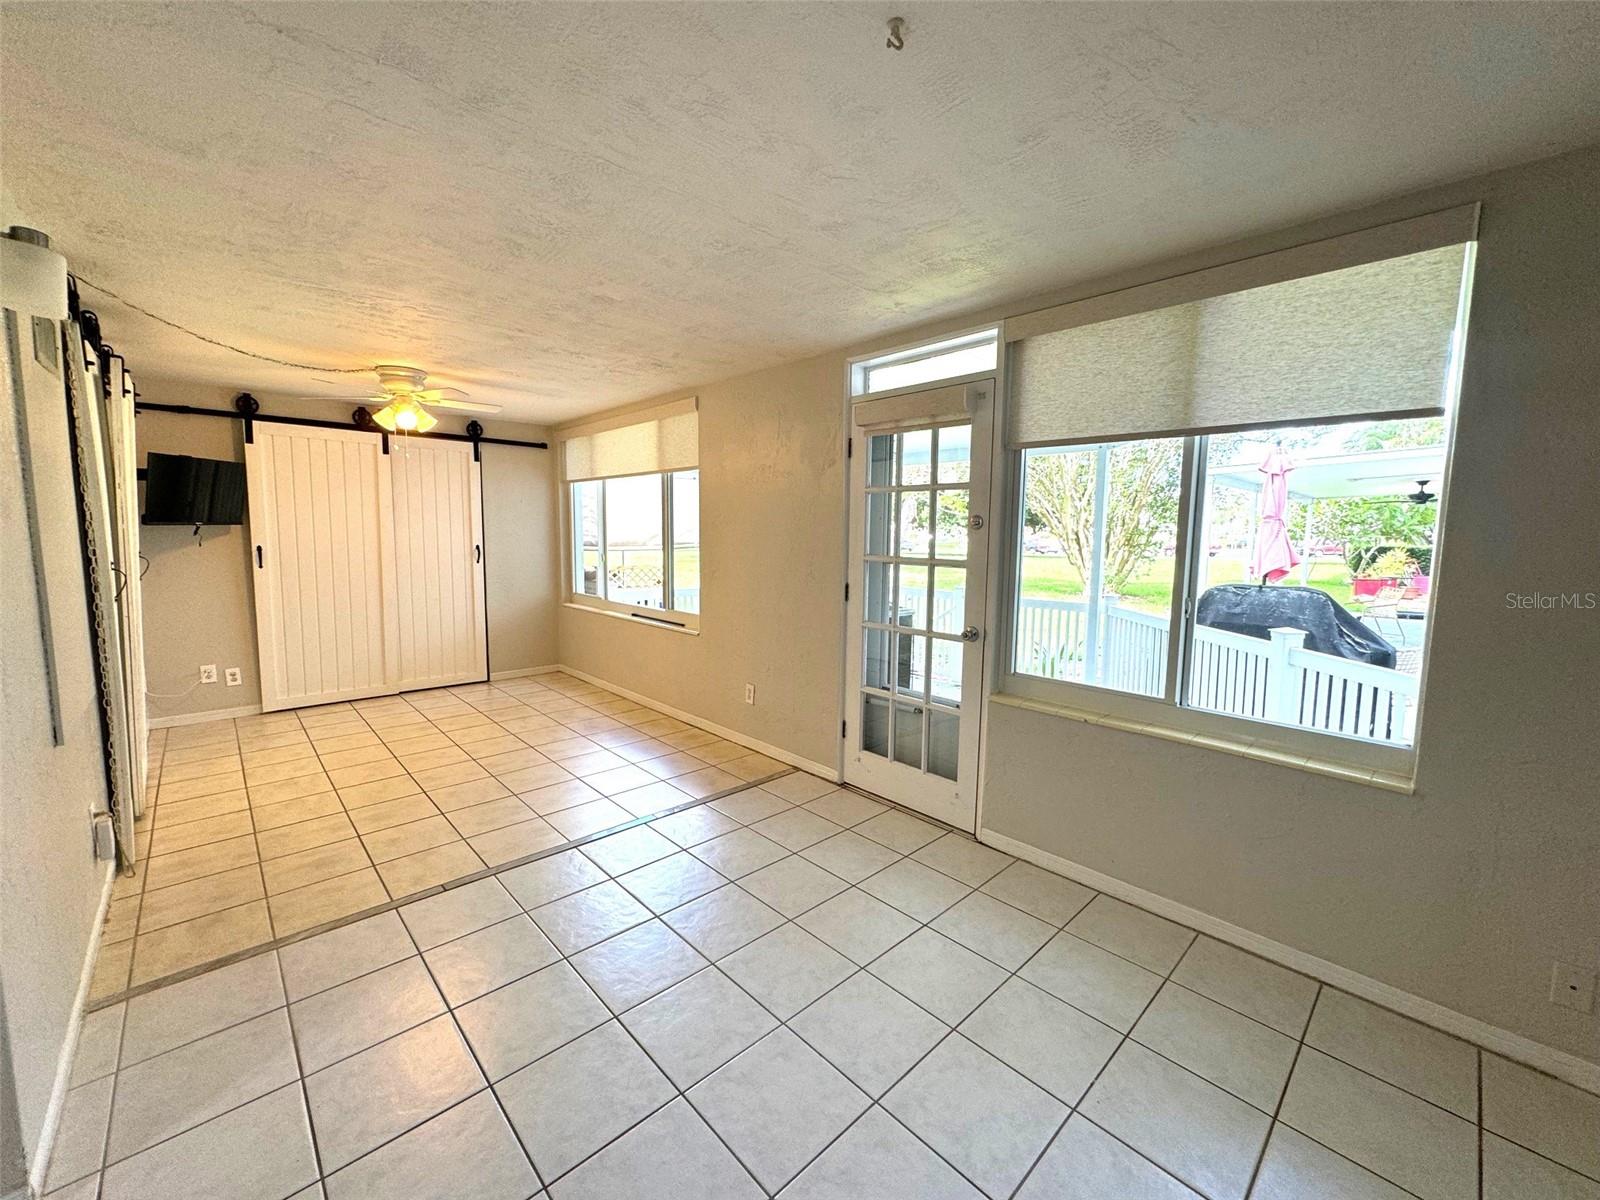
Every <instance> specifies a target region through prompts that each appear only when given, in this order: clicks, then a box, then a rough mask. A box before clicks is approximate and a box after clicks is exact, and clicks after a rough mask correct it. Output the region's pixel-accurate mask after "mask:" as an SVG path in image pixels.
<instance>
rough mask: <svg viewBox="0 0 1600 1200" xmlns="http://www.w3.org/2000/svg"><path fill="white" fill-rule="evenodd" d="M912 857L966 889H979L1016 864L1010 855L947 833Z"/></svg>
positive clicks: (967, 838) (959, 835)
mask: <svg viewBox="0 0 1600 1200" xmlns="http://www.w3.org/2000/svg"><path fill="white" fill-rule="evenodd" d="M911 857H912V858H914V859H916V860H917V861H918V862H920V863H922V864H923V865H924V866H929V867H932V868H933V869H934V870H936V871H939V872H942V873H943V874H945V875H949V876H951V877H952V878H954V879H959V880H960V881H961V882H962V883H964V884H966V885H967V886H968V887H982V886H983V885H984V884H985V883H988V882H989V880H991V879H993V878H994V877H995V876H996V875H998V874H999V873H1000V872H1001V871H1003V870H1005V869H1006V868H1007V867H1009V866H1010V865H1011V864H1012V863H1013V862H1015V861H1016V860H1015V859H1014V858H1012V857H1011V856H1010V855H1009V854H1002V853H1001V852H1000V851H998V850H994V849H991V848H990V847H988V846H984V845H980V844H979V843H977V842H975V841H973V840H972V839H971V838H969V837H966V836H965V835H963V834H959V833H947V834H945V835H944V836H943V837H942V838H940V839H939V840H938V841H934V842H929V843H928V844H927V845H926V846H924V847H922V849H920V850H918V851H916V852H915V853H913V854H912V855H911Z"/></svg>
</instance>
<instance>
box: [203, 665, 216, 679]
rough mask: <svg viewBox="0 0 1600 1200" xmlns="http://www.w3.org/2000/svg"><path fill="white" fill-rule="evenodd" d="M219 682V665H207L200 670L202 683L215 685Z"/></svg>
mask: <svg viewBox="0 0 1600 1200" xmlns="http://www.w3.org/2000/svg"><path fill="white" fill-rule="evenodd" d="M216 681H217V664H216V663H207V664H206V665H205V666H203V667H201V668H200V682H201V683H215V682H216Z"/></svg>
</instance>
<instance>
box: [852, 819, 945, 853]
mask: <svg viewBox="0 0 1600 1200" xmlns="http://www.w3.org/2000/svg"><path fill="white" fill-rule="evenodd" d="M855 831H856V832H857V833H859V834H860V835H861V836H862V837H864V838H870V839H871V840H872V841H874V842H880V843H882V844H883V845H885V846H888V847H889V848H890V849H891V850H898V851H899V852H900V853H901V854H910V853H912V852H913V851H915V850H920V849H922V847H924V846H926V845H927V844H928V843H929V842H931V841H933V840H934V839H935V838H939V837H942V836H944V834H945V832H946V830H945V828H944V826H942V825H935V824H933V823H932V822H931V821H924V820H922V819H921V818H919V817H913V816H912V815H911V814H910V813H904V812H901V811H899V810H898V809H890V810H889V811H887V812H882V813H879V814H878V815H877V816H875V817H872V818H870V819H868V820H866V821H863V822H861V824H859V825H857V826H856V827H855Z"/></svg>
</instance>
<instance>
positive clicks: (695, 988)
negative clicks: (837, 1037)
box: [622, 967, 778, 1088]
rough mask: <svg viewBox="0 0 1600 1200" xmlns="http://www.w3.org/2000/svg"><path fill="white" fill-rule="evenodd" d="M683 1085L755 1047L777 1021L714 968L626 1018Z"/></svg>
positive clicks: (659, 1063) (671, 1076)
mask: <svg viewBox="0 0 1600 1200" xmlns="http://www.w3.org/2000/svg"><path fill="white" fill-rule="evenodd" d="M622 1023H623V1024H624V1025H626V1026H627V1027H628V1030H629V1031H630V1032H631V1033H632V1034H633V1036H634V1037H636V1038H637V1039H638V1040H639V1042H640V1044H641V1045H643V1046H644V1048H645V1050H646V1051H647V1052H648V1053H649V1055H650V1057H651V1058H652V1059H654V1060H655V1062H656V1065H657V1066H659V1067H660V1068H661V1069H662V1070H663V1071H665V1072H666V1074H667V1077H668V1078H669V1079H671V1080H672V1082H673V1083H675V1084H677V1085H678V1087H680V1088H688V1087H692V1086H694V1085H695V1084H696V1083H699V1082H700V1080H702V1079H704V1078H705V1077H706V1076H707V1075H709V1074H711V1072H713V1071H715V1070H716V1069H717V1068H718V1067H720V1066H722V1064H723V1063H725V1062H727V1061H728V1060H729V1059H731V1058H732V1057H734V1055H736V1054H738V1053H740V1052H741V1051H743V1050H746V1049H748V1048H749V1047H751V1046H753V1045H755V1043H756V1042H758V1041H760V1040H761V1038H763V1037H764V1036H766V1034H767V1033H769V1032H771V1030H772V1029H773V1028H774V1027H776V1025H777V1023H778V1022H777V1021H776V1020H775V1019H774V1018H773V1016H772V1014H771V1013H769V1012H767V1010H766V1009H764V1008H762V1007H761V1006H760V1005H759V1004H757V1003H756V1002H755V1001H754V1000H752V999H750V997H749V996H747V995H746V994H745V993H744V992H743V991H741V990H740V989H739V987H738V985H737V984H735V983H734V982H733V981H732V980H730V979H729V978H728V977H727V976H726V975H724V974H723V973H722V972H721V971H719V970H717V968H716V967H708V968H706V969H705V970H703V971H701V972H699V973H698V974H695V975H691V976H690V977H689V978H688V979H685V980H684V981H683V982H682V983H678V984H674V985H673V986H672V987H670V988H668V989H667V990H666V991H664V992H661V993H660V994H658V995H656V996H653V997H651V998H650V999H649V1000H646V1001H645V1002H644V1003H643V1004H641V1005H639V1006H638V1007H637V1008H633V1009H630V1010H629V1011H628V1012H626V1013H624V1014H623V1016H622Z"/></svg>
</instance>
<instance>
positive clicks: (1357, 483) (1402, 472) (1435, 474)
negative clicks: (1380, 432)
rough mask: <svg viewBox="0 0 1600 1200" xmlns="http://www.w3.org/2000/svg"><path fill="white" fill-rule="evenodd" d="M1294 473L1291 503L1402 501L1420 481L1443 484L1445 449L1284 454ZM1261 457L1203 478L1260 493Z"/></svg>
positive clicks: (1432, 487) (1434, 489)
mask: <svg viewBox="0 0 1600 1200" xmlns="http://www.w3.org/2000/svg"><path fill="white" fill-rule="evenodd" d="M1285 453H1286V454H1288V456H1289V459H1290V461H1291V462H1293V463H1294V464H1295V468H1294V470H1292V471H1290V472H1289V495H1290V497H1291V498H1292V499H1295V500H1339V499H1345V498H1347V497H1351V496H1403V495H1405V494H1406V493H1408V492H1414V491H1416V490H1417V481H1418V480H1427V481H1429V485H1430V486H1429V488H1428V490H1429V491H1432V492H1437V491H1438V490H1439V484H1440V483H1441V482H1442V481H1443V479H1444V447H1443V446H1424V447H1419V448H1415V449H1405V450H1364V451H1361V452H1359V453H1355V454H1329V455H1322V456H1318V457H1298V456H1296V454H1295V453H1294V451H1292V450H1289V451H1285ZM1262 457H1264V454H1258V455H1256V456H1255V457H1253V458H1252V459H1251V460H1250V461H1248V462H1242V463H1232V464H1230V465H1228V466H1226V467H1221V468H1218V469H1217V470H1213V471H1209V472H1208V473H1207V477H1208V479H1210V480H1211V481H1213V482H1215V483H1218V484H1221V485H1222V486H1224V487H1234V488H1239V489H1241V490H1243V491H1250V492H1254V491H1259V490H1260V488H1261V481H1262V478H1263V476H1262V474H1261V472H1260V471H1259V470H1258V468H1259V466H1260V464H1261V459H1262Z"/></svg>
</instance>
